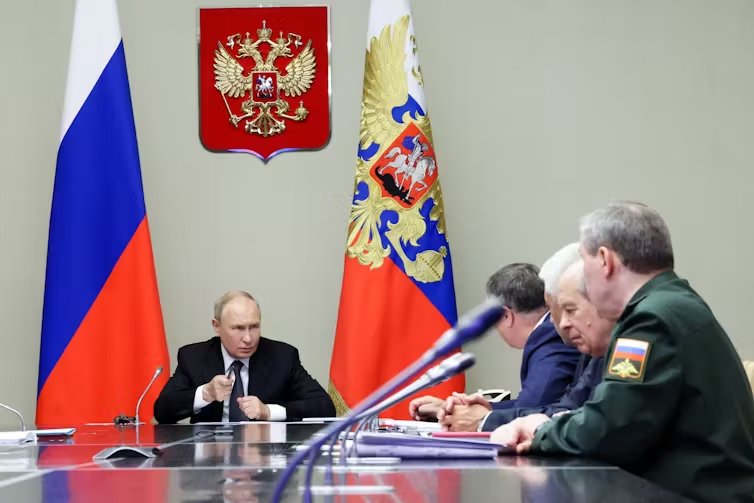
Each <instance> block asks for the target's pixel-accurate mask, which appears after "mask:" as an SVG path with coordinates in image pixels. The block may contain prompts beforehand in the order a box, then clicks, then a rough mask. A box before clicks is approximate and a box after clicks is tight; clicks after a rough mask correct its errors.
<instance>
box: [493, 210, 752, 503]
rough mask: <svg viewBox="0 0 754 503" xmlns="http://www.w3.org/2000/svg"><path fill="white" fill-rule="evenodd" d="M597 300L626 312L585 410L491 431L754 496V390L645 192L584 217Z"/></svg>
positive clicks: (610, 314) (661, 477) (529, 444)
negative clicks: (642, 200) (684, 274)
mask: <svg viewBox="0 0 754 503" xmlns="http://www.w3.org/2000/svg"><path fill="white" fill-rule="evenodd" d="M581 255H582V257H583V259H584V280H585V282H586V286H587V292H588V293H589V297H590V300H591V301H592V303H593V304H594V305H595V306H596V307H597V310H598V312H599V314H600V316H603V317H605V318H609V319H615V320H617V324H616V327H615V329H614V331H613V334H612V338H611V342H610V346H609V348H608V353H607V355H608V356H607V360H606V365H605V374H604V378H603V381H602V383H601V384H600V385H599V386H598V387H597V388H596V389H595V392H594V395H593V396H592V399H591V400H589V401H588V402H586V403H585V404H584V406H583V407H582V408H580V409H577V410H575V411H573V412H570V413H566V414H563V415H562V416H559V417H555V418H553V419H550V418H548V417H546V416H543V415H540V414H537V415H534V416H528V417H525V418H520V419H517V420H516V421H513V422H512V423H509V424H508V425H505V426H502V427H500V428H499V429H498V430H496V431H495V432H494V433H493V441H496V442H500V443H504V444H507V445H510V446H515V448H516V450H517V452H519V453H524V452H531V453H562V454H572V455H584V456H590V457H594V458H599V459H602V460H604V461H607V462H610V463H614V464H616V465H619V466H620V467H622V468H625V469H626V470H629V471H631V472H633V473H636V474H637V475H639V476H642V477H645V478H647V479H648V480H651V481H652V482H655V483H657V484H658V485H661V486H663V487H666V488H668V489H670V490H673V491H676V492H678V493H681V494H684V495H686V496H688V497H690V498H694V499H697V500H700V501H726V502H728V501H740V502H743V501H754V400H753V399H752V392H751V389H750V387H749V384H748V381H747V379H746V375H745V373H744V370H743V366H742V364H741V361H740V359H739V357H738V355H737V353H736V351H735V349H734V348H733V345H732V344H731V342H730V340H729V339H728V336H727V334H726V333H725V331H724V330H723V328H722V327H721V326H720V324H719V323H718V322H717V320H716V319H715V316H714V314H712V311H711V310H710V308H709V306H707V304H706V303H705V302H704V301H703V300H702V299H701V298H700V297H699V295H698V294H697V293H696V292H695V291H694V290H693V289H692V288H691V287H690V286H689V284H688V283H687V282H686V281H684V280H682V279H680V278H678V276H676V274H675V273H674V272H673V250H672V246H671V242H670V234H669V232H668V229H667V227H666V225H665V223H664V221H663V220H662V218H661V217H660V216H659V214H658V213H657V212H656V211H654V210H652V209H651V208H648V207H647V206H644V205H642V204H638V203H630V202H621V203H613V204H610V205H609V206H608V207H606V208H603V209H600V210H597V211H595V212H593V213H591V214H589V215H587V216H586V217H584V218H583V219H582V222H581Z"/></svg>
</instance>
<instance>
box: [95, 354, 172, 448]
mask: <svg viewBox="0 0 754 503" xmlns="http://www.w3.org/2000/svg"><path fill="white" fill-rule="evenodd" d="M160 374H162V367H161V366H160V367H157V368H156V369H155V371H154V374H153V375H152V379H150V380H149V383H148V384H147V387H146V388H144V391H143V392H142V393H141V396H140V397H139V401H138V402H136V416H134V417H132V418H131V417H127V416H123V415H122V414H121V415H120V416H118V417H116V418H115V421H114V422H115V425H116V426H122V425H124V424H130V423H132V422H133V423H135V426H136V443H137V444H139V408H140V407H141V401H142V400H143V399H144V396H145V395H146V394H147V391H149V388H151V387H152V384H153V383H154V381H155V380H156V379H157V377H158V376H159V375H160ZM156 455H157V452H155V450H154V449H152V448H146V447H139V446H138V445H133V446H129V445H119V446H117V447H108V448H106V449H102V450H101V451H99V452H98V453H97V454H95V455H94V456H93V457H92V459H93V460H95V461H101V460H103V459H110V458H153V457H155V456H156Z"/></svg>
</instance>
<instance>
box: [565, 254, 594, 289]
mask: <svg viewBox="0 0 754 503" xmlns="http://www.w3.org/2000/svg"><path fill="white" fill-rule="evenodd" d="M569 275H570V276H573V277H574V278H575V279H576V281H577V282H578V286H577V287H576V288H577V289H578V291H579V293H580V294H581V295H583V296H584V297H586V298H587V299H588V298H589V296H588V295H587V293H586V277H585V276H584V261H583V260H582V259H581V257H579V258H578V260H576V261H575V262H573V263H571V265H569V266H568V267H566V268H565V270H564V271H563V272H562V274H561V278H563V277H566V276H569Z"/></svg>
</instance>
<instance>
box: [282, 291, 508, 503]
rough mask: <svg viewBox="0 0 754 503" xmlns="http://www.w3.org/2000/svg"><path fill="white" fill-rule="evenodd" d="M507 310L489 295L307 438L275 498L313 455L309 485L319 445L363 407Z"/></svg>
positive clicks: (471, 337) (475, 335) (334, 435)
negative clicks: (410, 360)
mask: <svg viewBox="0 0 754 503" xmlns="http://www.w3.org/2000/svg"><path fill="white" fill-rule="evenodd" d="M504 312H505V309H504V307H503V305H502V304H501V302H500V301H499V300H498V299H495V298H490V299H487V300H486V301H485V302H483V303H482V304H480V305H479V306H478V307H477V308H476V309H473V310H472V311H471V312H470V313H469V314H467V315H466V316H464V317H463V318H462V319H461V320H460V321H459V322H458V323H457V324H456V326H455V327H453V328H451V329H450V330H448V331H446V332H445V333H444V334H443V335H442V336H441V337H440V338H439V339H438V340H437V342H435V344H434V345H433V346H432V348H430V349H429V350H428V351H426V352H425V353H424V354H423V355H422V356H420V357H419V359H417V360H416V361H415V362H413V363H412V364H410V365H409V366H408V367H406V368H405V369H403V370H402V371H401V372H399V373H398V375H396V376H395V377H393V378H392V379H390V380H389V381H388V382H386V383H385V384H383V385H382V386H380V387H379V388H378V389H377V390H376V391H374V392H373V393H372V394H370V395H369V396H368V397H366V398H365V399H364V400H362V401H361V402H360V403H359V404H357V405H356V407H354V409H353V410H352V411H351V413H350V414H349V415H348V416H346V417H344V418H343V419H342V420H340V421H337V422H334V423H332V424H331V425H330V426H328V427H327V428H326V429H325V430H324V431H323V432H322V435H321V436H319V437H318V438H317V439H316V440H312V441H310V442H307V443H306V448H305V449H303V450H301V451H299V452H298V453H297V454H296V455H295V456H293V458H292V459H290V460H289V462H288V466H287V467H286V469H285V471H284V472H283V473H282V474H281V476H280V478H278V481H277V483H276V484H275V489H274V491H273V497H272V500H273V501H279V500H280V498H281V497H282V494H283V490H284V488H285V486H286V485H287V484H288V481H289V480H290V479H291V477H292V476H293V473H294V471H295V470H296V468H297V467H298V466H299V465H300V464H301V463H302V462H303V461H304V459H305V458H307V457H310V458H311V459H310V462H309V465H308V466H307V471H306V485H305V487H307V488H308V487H310V484H311V473H312V467H313V466H314V461H315V460H316V458H317V455H318V454H319V449H320V448H321V447H322V446H323V445H325V444H326V443H327V442H329V441H331V440H332V439H333V438H337V435H338V434H339V433H340V432H342V431H344V430H346V429H347V428H349V427H350V426H352V425H353V424H354V423H355V422H356V421H358V418H359V416H360V415H361V414H363V413H364V411H366V410H369V409H370V408H372V407H374V405H375V404H377V403H379V402H380V401H381V400H383V399H384V397H386V396H387V395H388V394H390V393H392V392H394V391H395V389H397V388H398V387H399V386H401V385H402V384H403V383H404V382H406V381H408V380H409V379H411V378H412V377H413V376H415V375H416V374H417V373H418V372H419V371H420V370H421V369H422V368H424V367H426V366H427V365H429V364H430V363H432V362H433V361H435V360H436V359H437V358H439V357H442V356H445V355H447V354H449V353H451V352H453V351H454V350H456V349H457V348H458V347H460V346H461V345H463V344H465V343H467V342H470V341H472V340H474V339H476V338H478V337H481V336H482V335H484V333H485V332H486V331H487V329H489V328H490V327H491V326H493V325H494V324H495V323H496V322H497V321H498V320H499V319H500V318H501V317H502V316H503V313H504Z"/></svg>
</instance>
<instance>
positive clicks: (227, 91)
mask: <svg viewBox="0 0 754 503" xmlns="http://www.w3.org/2000/svg"><path fill="white" fill-rule="evenodd" d="M328 23H329V12H328V7H327V6H307V7H250V8H228V9H200V10H199V117H200V120H199V137H200V139H201V142H202V144H203V145H204V147H205V148H206V149H207V150H210V151H213V152H248V153H250V154H254V155H256V156H257V157H259V158H260V159H262V160H263V161H265V162H266V161H268V160H269V159H270V158H272V157H273V156H275V155H276V154H279V153H281V152H284V151H290V150H314V149H319V148H322V147H324V146H325V145H326V144H327V142H328V141H329V138H330V62H329V57H330V54H329V46H330V44H329V25H328Z"/></svg>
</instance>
